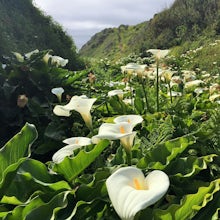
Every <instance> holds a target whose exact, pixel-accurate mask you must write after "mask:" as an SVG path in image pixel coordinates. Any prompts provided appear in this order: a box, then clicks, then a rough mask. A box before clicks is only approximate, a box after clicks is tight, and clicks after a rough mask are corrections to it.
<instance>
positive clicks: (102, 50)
mask: <svg viewBox="0 0 220 220" xmlns="http://www.w3.org/2000/svg"><path fill="white" fill-rule="evenodd" d="M219 14H220V1H219V0H202V1H199V0H176V1H175V2H174V3H173V5H172V6H171V7H170V8H168V9H165V10H164V11H162V12H161V13H158V14H156V15H154V17H153V18H152V19H151V20H150V21H146V22H143V23H141V24H138V25H136V26H127V25H126V26H125V25H121V26H119V27H118V28H108V29H105V30H103V31H101V32H99V33H97V34H96V35H94V36H93V37H92V38H91V40H90V41H89V42H88V43H87V44H85V45H84V46H83V47H82V49H81V50H80V53H81V54H82V55H84V56H91V57H94V56H95V57H99V58H102V57H109V58H113V59H114V58H115V59H118V58H119V57H120V56H121V55H128V54H129V53H132V52H135V53H143V52H144V51H145V50H146V49H150V48H160V49H164V48H171V47H174V46H178V45H182V44H185V50H189V49H190V45H192V44H193V42H197V41H199V43H200V44H202V45H204V44H206V42H207V41H208V40H210V39H211V40H213V39H216V38H218V37H219V33H220V31H219V27H220V26H219V25H220V23H219V16H220V15H219ZM197 44H198V42H197ZM186 45H187V48H186ZM196 47H197V46H196Z"/></svg>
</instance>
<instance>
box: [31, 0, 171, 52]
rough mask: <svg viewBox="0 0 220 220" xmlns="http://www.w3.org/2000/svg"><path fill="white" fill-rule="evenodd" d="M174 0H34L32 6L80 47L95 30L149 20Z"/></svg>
mask: <svg viewBox="0 0 220 220" xmlns="http://www.w3.org/2000/svg"><path fill="white" fill-rule="evenodd" d="M173 2H174V0H135V1H134V0H120V1H119V0H92V1H89V0H76V1H72V0H63V1H60V0H35V5H36V6H37V7H39V8H40V9H41V10H42V11H44V12H45V13H46V14H47V15H50V16H52V17H53V19H54V20H55V21H57V22H58V23H60V24H61V25H62V26H63V27H64V29H65V30H66V31H67V32H68V33H69V34H70V35H71V36H72V37H73V39H74V41H75V43H76V46H77V47H78V48H80V47H81V46H82V45H83V44H85V43H86V42H87V41H88V40H89V39H90V38H91V37H92V35H94V34H95V33H97V32H99V31H101V30H103V29H104V28H108V27H118V26H119V25H121V24H125V25H135V24H138V23H140V22H143V21H146V20H149V19H150V18H152V17H153V15H154V14H155V13H158V12H160V11H162V10H163V9H165V8H167V7H169V6H170V5H171V4H172V3H173Z"/></svg>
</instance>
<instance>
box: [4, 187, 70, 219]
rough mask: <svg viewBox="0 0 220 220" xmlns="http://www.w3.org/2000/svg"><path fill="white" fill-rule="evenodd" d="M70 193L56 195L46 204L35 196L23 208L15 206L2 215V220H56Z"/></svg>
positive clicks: (39, 197) (65, 205)
mask: <svg viewBox="0 0 220 220" xmlns="http://www.w3.org/2000/svg"><path fill="white" fill-rule="evenodd" d="M70 194H71V191H64V192H61V193H58V194H56V195H55V196H54V197H53V198H52V199H51V200H49V201H48V202H47V201H46V202H45V201H44V199H43V198H41V196H36V197H35V198H34V199H32V200H31V201H30V202H29V203H28V204H26V205H25V206H24V205H22V206H17V207H15V209H14V210H12V211H9V212H6V213H3V214H2V216H5V218H3V219H5V220H6V219H7V220H18V219H19V220H39V219H44V220H45V219H50V220H52V219H57V218H56V215H57V213H58V212H59V211H60V210H61V209H65V208H66V207H67V205H68V198H67V197H68V195H70Z"/></svg>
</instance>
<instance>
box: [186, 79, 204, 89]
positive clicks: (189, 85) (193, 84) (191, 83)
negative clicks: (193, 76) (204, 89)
mask: <svg viewBox="0 0 220 220" xmlns="http://www.w3.org/2000/svg"><path fill="white" fill-rule="evenodd" d="M203 83H204V82H203V81H202V80H200V79H197V80H193V81H189V82H186V83H185V89H189V88H192V87H197V86H199V85H201V84H203Z"/></svg>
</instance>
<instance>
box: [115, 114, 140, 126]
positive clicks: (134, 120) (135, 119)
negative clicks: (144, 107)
mask: <svg viewBox="0 0 220 220" xmlns="http://www.w3.org/2000/svg"><path fill="white" fill-rule="evenodd" d="M142 121H143V118H142V117H141V116H140V115H121V116H118V117H116V118H115V119H114V122H115V123H116V124H117V123H121V122H128V123H130V124H131V126H132V128H134V127H135V126H136V125H137V124H140V123H141V122H142Z"/></svg>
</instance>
